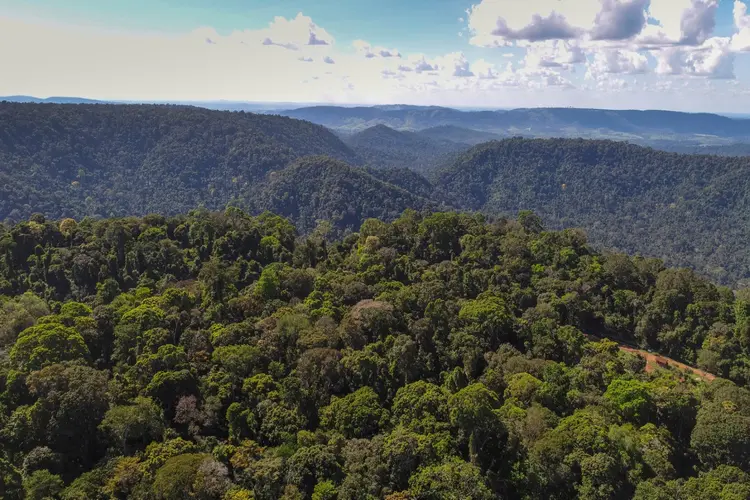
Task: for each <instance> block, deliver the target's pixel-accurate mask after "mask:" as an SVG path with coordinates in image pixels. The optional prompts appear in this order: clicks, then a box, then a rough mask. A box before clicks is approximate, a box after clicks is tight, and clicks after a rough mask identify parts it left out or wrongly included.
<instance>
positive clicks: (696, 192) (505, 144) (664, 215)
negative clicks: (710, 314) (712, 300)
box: [435, 139, 750, 284]
mask: <svg viewBox="0 0 750 500" xmlns="http://www.w3.org/2000/svg"><path fill="white" fill-rule="evenodd" d="M436 177H437V180H436V182H435V185H436V186H437V188H438V194H437V195H436V196H435V197H436V198H438V199H442V200H445V201H446V202H448V203H451V204H452V205H453V206H456V207H461V208H464V209H471V210H481V211H483V212H486V213H489V214H513V213H516V212H517V211H519V210H532V211H534V212H535V213H537V214H538V215H539V216H540V217H542V219H543V220H544V221H545V224H547V225H549V226H550V227H555V228H565V227H582V228H584V229H585V230H586V232H587V233H588V234H589V235H590V237H591V241H592V242H593V243H595V244H596V245H597V246H599V247H604V248H609V249H615V250H619V251H625V252H627V253H631V254H634V253H641V254H644V255H648V256H652V257H659V258H661V259H663V260H665V261H666V262H667V263H668V264H669V265H674V266H689V267H692V268H694V269H697V270H699V271H700V272H701V273H702V274H703V275H705V276H708V277H710V278H711V279H714V280H716V281H720V282H724V283H733V284H734V283H737V282H740V281H743V280H747V279H749V278H750V254H748V252H746V251H745V249H744V244H743V243H742V242H743V241H747V240H748V239H750V224H749V223H748V217H750V212H748V211H747V209H746V193H748V192H750V184H748V179H750V159H748V158H742V157H736V158H735V157H717V156H708V155H706V156H703V155H680V154H675V153H666V152H661V151H656V150H653V149H648V148H643V147H639V146H635V145H631V144H626V143H620V142H612V141H587V140H581V139H552V140H543V139H533V140H529V139H509V140H505V141H496V142H489V143H486V144H482V145H479V146H476V147H475V148H472V149H471V150H469V151H468V152H466V153H465V154H464V155H463V156H462V157H461V158H460V159H459V160H458V161H457V162H456V163H455V164H454V165H452V166H451V167H449V168H447V169H444V170H443V171H441V172H439V173H438V174H436Z"/></svg>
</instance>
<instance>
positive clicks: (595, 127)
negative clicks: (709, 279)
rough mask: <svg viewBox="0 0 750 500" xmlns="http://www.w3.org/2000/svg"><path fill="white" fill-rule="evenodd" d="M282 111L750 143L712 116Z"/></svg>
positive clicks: (745, 130) (742, 129)
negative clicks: (733, 140)
mask: <svg viewBox="0 0 750 500" xmlns="http://www.w3.org/2000/svg"><path fill="white" fill-rule="evenodd" d="M282 113H283V114H285V115H286V116H291V117H294V118H300V119H303V120H309V121H311V122H314V123H319V124H321V125H325V126H327V127H331V128H335V129H342V130H363V129H366V128H368V127H372V126H374V125H379V124H382V125H388V126H389V127H391V128H396V129H409V130H422V129H427V128H431V127H436V126H453V127H461V128H465V129H475V130H479V131H485V132H492V133H500V134H506V135H507V134H523V135H529V136H542V137H610V138H623V139H625V138H632V139H650V140H664V139H669V138H671V139H680V140H691V141H698V142H700V141H703V140H705V139H707V138H708V139H710V138H715V137H722V138H734V139H736V140H740V139H741V140H742V141H748V140H750V120H745V119H736V118H728V117H726V116H720V115H714V114H710V113H679V112H674V111H658V110H650V111H638V110H608V109H579V108H527V109H513V110H498V111H460V110H457V109H451V108H443V107H435V106H428V107H422V106H374V107H356V108H343V107H336V106H312V107H308V108H301V109H293V110H288V111H283V112H282Z"/></svg>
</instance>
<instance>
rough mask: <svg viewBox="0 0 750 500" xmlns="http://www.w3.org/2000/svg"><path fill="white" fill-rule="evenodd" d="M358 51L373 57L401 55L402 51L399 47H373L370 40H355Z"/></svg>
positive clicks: (370, 57)
mask: <svg viewBox="0 0 750 500" xmlns="http://www.w3.org/2000/svg"><path fill="white" fill-rule="evenodd" d="M352 45H353V46H354V48H355V50H356V51H357V53H359V54H360V55H362V56H364V57H366V58H367V59H372V58H375V57H401V53H400V52H399V51H398V50H397V49H387V48H385V47H373V46H372V45H370V43H369V42H366V41H364V40H354V42H353V43H352Z"/></svg>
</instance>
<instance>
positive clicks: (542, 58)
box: [524, 40, 586, 69]
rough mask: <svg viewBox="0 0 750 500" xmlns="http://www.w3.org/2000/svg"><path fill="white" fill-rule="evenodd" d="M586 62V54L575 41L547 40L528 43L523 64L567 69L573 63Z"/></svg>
mask: <svg viewBox="0 0 750 500" xmlns="http://www.w3.org/2000/svg"><path fill="white" fill-rule="evenodd" d="M583 62H586V54H585V53H584V51H583V49H581V47H580V46H578V45H577V44H576V42H575V41H573V42H570V41H565V40H548V41H546V42H539V43H533V44H528V47H527V49H526V57H525V59H524V65H525V66H528V67H537V68H562V69H569V67H570V66H571V65H573V64H579V63H583Z"/></svg>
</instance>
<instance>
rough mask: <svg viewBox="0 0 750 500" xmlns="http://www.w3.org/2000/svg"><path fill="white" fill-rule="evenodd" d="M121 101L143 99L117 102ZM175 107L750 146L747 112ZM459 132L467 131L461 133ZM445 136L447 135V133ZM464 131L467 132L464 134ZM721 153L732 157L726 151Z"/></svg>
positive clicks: (338, 122) (339, 128)
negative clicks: (721, 113) (744, 113)
mask: <svg viewBox="0 0 750 500" xmlns="http://www.w3.org/2000/svg"><path fill="white" fill-rule="evenodd" d="M0 101H9V102H23V103H54V104H93V103H115V102H114V101H97V100H92V99H84V98H78V97H49V98H46V99H40V98H36V97H31V96H7V97H0ZM117 103H118V104H136V103H134V102H117ZM144 104H175V105H188V106H196V107H202V108H206V109H213V110H219V111H245V112H253V113H264V114H280V115H283V116H288V117H291V118H297V119H302V120H307V121H311V122H313V123H317V124H319V125H323V126H325V127H328V128H330V129H332V130H334V131H336V132H339V133H344V134H353V133H356V132H361V131H364V130H366V129H368V128H371V127H373V126H376V125H386V126H388V127H390V128H392V129H396V130H404V131H412V132H418V131H425V130H427V129H433V130H432V132H431V133H430V136H431V138H433V139H441V140H449V141H453V142H458V143H461V144H478V143H480V142H484V141H487V140H492V139H497V138H502V137H516V136H523V137H583V138H603V139H613V140H626V141H630V142H634V143H638V144H642V145H648V146H654V147H658V148H662V147H663V148H664V149H671V150H674V149H680V147H684V146H685V145H684V144H679V145H678V146H677V147H675V145H674V144H671V143H675V142H676V143H685V142H687V143H689V144H688V145H687V147H686V148H685V149H686V150H689V149H690V148H692V147H694V146H711V147H718V146H721V147H723V146H731V145H733V144H734V143H750V119H747V117H743V115H733V116H731V117H730V116H724V115H718V114H711V113H681V112H676V111H658V110H646V111H639V110H606V109H581V108H521V109H510V110H491V111H488V110H484V111H482V110H460V109H453V108H446V107H441V106H412V105H402V104H395V105H380V106H340V105H336V106H333V105H316V104H312V103H311V104H305V105H300V104H290V103H261V102H236V101H192V102H191V101H173V102H145V103H144ZM457 129H462V130H461V131H460V132H459V131H458V130H457ZM441 134H443V135H442V136H441ZM459 135H462V137H460V138H459ZM716 153H717V154H724V152H723V151H722V150H718V151H716Z"/></svg>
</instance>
